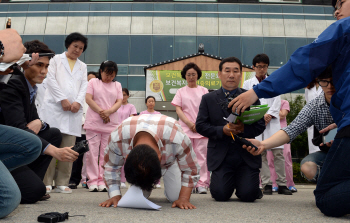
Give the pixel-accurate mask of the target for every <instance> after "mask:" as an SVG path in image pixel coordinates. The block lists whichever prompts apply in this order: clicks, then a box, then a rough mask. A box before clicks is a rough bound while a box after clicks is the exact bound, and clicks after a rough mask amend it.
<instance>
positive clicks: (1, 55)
mask: <svg viewBox="0 0 350 223" xmlns="http://www.w3.org/2000/svg"><path fill="white" fill-rule="evenodd" d="M0 50H1V52H0V59H1V58H2V57H3V56H4V51H5V48H4V45H3V44H2V42H1V41H0Z"/></svg>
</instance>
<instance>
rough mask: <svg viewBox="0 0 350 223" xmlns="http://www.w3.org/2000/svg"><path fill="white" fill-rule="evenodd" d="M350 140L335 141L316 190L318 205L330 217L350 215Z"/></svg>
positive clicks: (340, 139)
mask: <svg viewBox="0 0 350 223" xmlns="http://www.w3.org/2000/svg"><path fill="white" fill-rule="evenodd" d="M349 160H350V138H345V137H344V138H339V139H334V142H333V144H332V147H331V148H330V149H329V151H328V154H327V156H326V160H325V161H324V163H323V166H322V169H321V172H320V175H319V178H318V181H317V186H316V190H315V191H314V194H315V198H316V205H317V207H318V208H319V209H320V210H321V212H322V213H323V214H325V215H328V216H333V217H340V216H343V215H346V214H350V162H349Z"/></svg>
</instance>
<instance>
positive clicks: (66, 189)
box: [54, 186, 72, 194]
mask: <svg viewBox="0 0 350 223" xmlns="http://www.w3.org/2000/svg"><path fill="white" fill-rule="evenodd" d="M54 192H55V193H62V194H71V193H72V189H70V188H69V187H67V186H56V188H55V190H54Z"/></svg>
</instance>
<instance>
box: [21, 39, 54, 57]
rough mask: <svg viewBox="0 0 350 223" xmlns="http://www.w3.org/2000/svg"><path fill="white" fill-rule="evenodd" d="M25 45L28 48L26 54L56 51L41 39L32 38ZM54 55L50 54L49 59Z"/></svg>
mask: <svg viewBox="0 0 350 223" xmlns="http://www.w3.org/2000/svg"><path fill="white" fill-rule="evenodd" d="M23 45H24V47H25V48H26V49H27V50H26V54H32V53H55V52H53V51H52V50H50V48H49V47H48V46H47V45H46V44H45V43H43V42H40V41H39V40H32V41H28V42H25V43H24V44H23ZM52 57H53V56H50V57H49V59H51V58H52Z"/></svg>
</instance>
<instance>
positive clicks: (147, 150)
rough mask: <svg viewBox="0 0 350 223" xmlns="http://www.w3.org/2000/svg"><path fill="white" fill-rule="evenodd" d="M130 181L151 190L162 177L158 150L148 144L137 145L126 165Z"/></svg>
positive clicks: (125, 169)
mask: <svg viewBox="0 0 350 223" xmlns="http://www.w3.org/2000/svg"><path fill="white" fill-rule="evenodd" d="M124 172H125V178H126V181H128V183H130V184H132V185H135V186H138V187H140V188H141V189H142V190H146V191H150V190H152V189H153V188H154V186H155V184H156V183H157V182H158V180H159V179H160V178H161V177H162V173H161V167H160V161H159V158H158V155H157V153H156V151H154V149H153V148H152V147H150V146H149V145H146V144H140V145H137V146H135V147H134V148H133V149H132V150H131V151H130V153H129V155H128V158H127V159H126V161H125V165H124Z"/></svg>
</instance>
